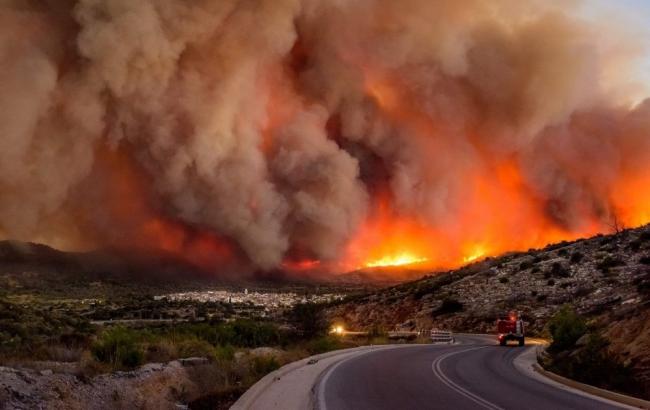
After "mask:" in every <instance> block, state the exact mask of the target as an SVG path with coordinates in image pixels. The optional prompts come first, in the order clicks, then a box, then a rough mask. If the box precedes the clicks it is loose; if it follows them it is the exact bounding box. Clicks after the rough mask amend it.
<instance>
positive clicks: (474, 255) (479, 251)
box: [463, 245, 487, 263]
mask: <svg viewBox="0 0 650 410" xmlns="http://www.w3.org/2000/svg"><path fill="white" fill-rule="evenodd" d="M486 254H487V251H486V249H485V247H483V246H482V245H476V246H474V247H473V249H472V250H471V251H470V253H469V254H468V255H467V256H465V257H463V262H464V263H470V262H474V261H476V260H478V259H479V258H481V257H483V256H485V255H486Z"/></svg>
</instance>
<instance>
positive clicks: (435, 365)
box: [431, 346, 503, 410]
mask: <svg viewBox="0 0 650 410" xmlns="http://www.w3.org/2000/svg"><path fill="white" fill-rule="evenodd" d="M486 347H489V346H481V347H474V348H471V349H465V350H460V351H455V352H450V353H447V354H445V355H442V356H440V357H437V358H436V359H435V360H434V361H433V362H432V363H431V370H433V374H435V375H436V376H437V377H438V378H439V379H440V381H442V382H443V383H444V384H445V385H446V386H447V387H449V388H450V389H452V390H454V391H455V392H457V393H459V394H461V395H463V396H465V397H466V398H468V399H470V400H472V401H473V402H474V403H476V404H478V405H480V406H482V407H485V408H486V409H489V410H503V409H502V408H501V407H499V406H497V405H496V404H494V403H492V402H489V401H487V400H485V399H484V398H482V397H479V396H477V395H476V394H474V393H472V392H471V391H469V390H467V389H465V388H463V387H461V386H460V385H458V384H456V383H454V382H453V381H452V380H451V379H450V378H448V377H447V376H446V375H445V374H444V373H443V371H442V368H441V367H440V366H441V364H442V362H443V361H444V360H445V359H447V358H449V357H451V356H454V355H457V354H461V353H466V352H469V351H472V350H478V349H484V348H486Z"/></svg>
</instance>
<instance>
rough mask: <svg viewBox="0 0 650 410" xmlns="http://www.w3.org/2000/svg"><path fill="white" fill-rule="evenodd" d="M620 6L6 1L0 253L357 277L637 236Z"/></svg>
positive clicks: (514, 0) (635, 79)
mask: <svg viewBox="0 0 650 410" xmlns="http://www.w3.org/2000/svg"><path fill="white" fill-rule="evenodd" d="M612 3H613V2H605V1H602V0H600V1H599V0H594V1H584V2H578V1H561V2H560V1H557V2H547V1H542V0H530V1H521V0H500V1H487V0H464V1H456V0H438V1H428V0H427V1H425V0H405V1H399V2H396V1H392V0H359V1H342V0H239V1H238V0H193V1H186V0H109V1H107V0H76V1H75V0H50V1H28V0H3V1H2V3H0V237H5V238H14V239H20V240H31V241H39V242H45V243H48V244H51V245H54V246H58V247H62V248H65V249H92V248H97V247H107V246H109V247H118V248H126V249H142V250H147V251H165V252H171V253H174V254H177V255H179V256H182V257H185V258H187V259H188V260H189V261H190V262H193V263H196V264H198V265H200V266H202V267H206V268H208V269H210V270H212V271H214V272H219V271H223V270H228V269H231V268H232V267H233V266H237V267H239V268H241V267H245V268H246V269H248V270H271V269H276V268H280V267H284V268H286V269H300V268H313V267H319V268H325V267H326V268H327V269H332V270H347V269H354V268H357V267H362V266H379V265H395V264H402V263H410V262H421V263H427V264H429V265H431V266H455V265H459V264H461V263H464V262H467V261H471V260H473V259H476V258H478V257H482V256H484V255H490V254H496V253H500V252H504V251H508V250H515V249H527V248H529V247H534V246H541V245H544V244H546V243H549V242H553V241H558V240H563V239H571V238H576V237H580V236H585V235H591V234H594V233H597V232H607V231H611V230H612V229H617V228H619V227H621V226H634V225H639V224H643V223H647V222H649V221H650V166H649V165H648V164H650V100H645V99H644V98H645V96H646V95H648V94H650V93H648V90H649V89H650V88H649V87H648V80H649V77H648V74H647V70H646V69H647V67H648V61H649V60H648V55H650V53H649V52H648V44H647V40H648V35H647V34H648V29H647V28H646V27H645V26H644V23H645V21H647V20H645V19H640V18H639V16H643V15H645V16H648V15H650V11H649V10H650V7H649V6H647V5H646V4H645V2H642V1H634V0H628V1H626V2H622V3H620V4H622V5H621V8H618V9H615V10H614V8H613V6H612ZM616 4H619V2H616Z"/></svg>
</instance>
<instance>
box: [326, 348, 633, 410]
mask: <svg viewBox="0 0 650 410" xmlns="http://www.w3.org/2000/svg"><path fill="white" fill-rule="evenodd" d="M461 342H462V343H461V344H458V345H449V346H440V345H437V346H435V345H429V346H427V345H424V346H423V345H418V346H413V347H408V348H399V349H388V350H382V351H372V352H369V353H366V354H363V355H359V356H355V357H353V358H351V359H348V360H344V361H341V362H338V363H337V364H336V365H334V366H332V367H330V368H329V370H328V371H327V372H325V373H323V375H322V376H321V378H320V381H319V383H318V384H317V387H316V396H317V399H316V400H315V401H316V407H317V408H318V409H319V410H346V409H350V410H365V409H368V410H370V409H373V410H383V409H400V410H409V409H491V410H496V409H540V410H549V409H553V410H555V409H558V410H559V409H589V410H596V409H615V408H621V407H618V406H616V405H615V404H613V403H612V402H604V401H600V400H598V399H595V398H593V397H589V396H586V395H580V394H576V393H575V392H573V391H570V390H567V389H563V388H561V387H558V386H554V385H552V384H547V383H544V382H542V381H540V380H538V379H536V378H535V377H534V376H533V375H532V374H528V373H527V372H525V371H522V370H521V369H520V368H519V367H520V366H515V363H514V361H515V359H516V358H517V357H518V356H519V355H521V354H522V353H524V352H526V351H527V350H528V349H526V348H520V347H516V346H512V347H510V346H508V347H501V346H496V345H495V343H494V340H493V339H491V338H486V337H482V336H464V337H462V338H461ZM529 353H532V352H529ZM520 360H521V359H520Z"/></svg>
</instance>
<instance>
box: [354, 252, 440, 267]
mask: <svg viewBox="0 0 650 410" xmlns="http://www.w3.org/2000/svg"><path fill="white" fill-rule="evenodd" d="M428 260H429V259H427V258H424V257H418V256H415V255H413V254H411V253H409V252H399V253H393V254H390V255H386V256H384V257H382V258H380V259H375V260H370V261H368V262H366V263H365V267H367V268H376V267H380V266H405V265H415V264H420V263H424V262H426V261H428Z"/></svg>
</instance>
